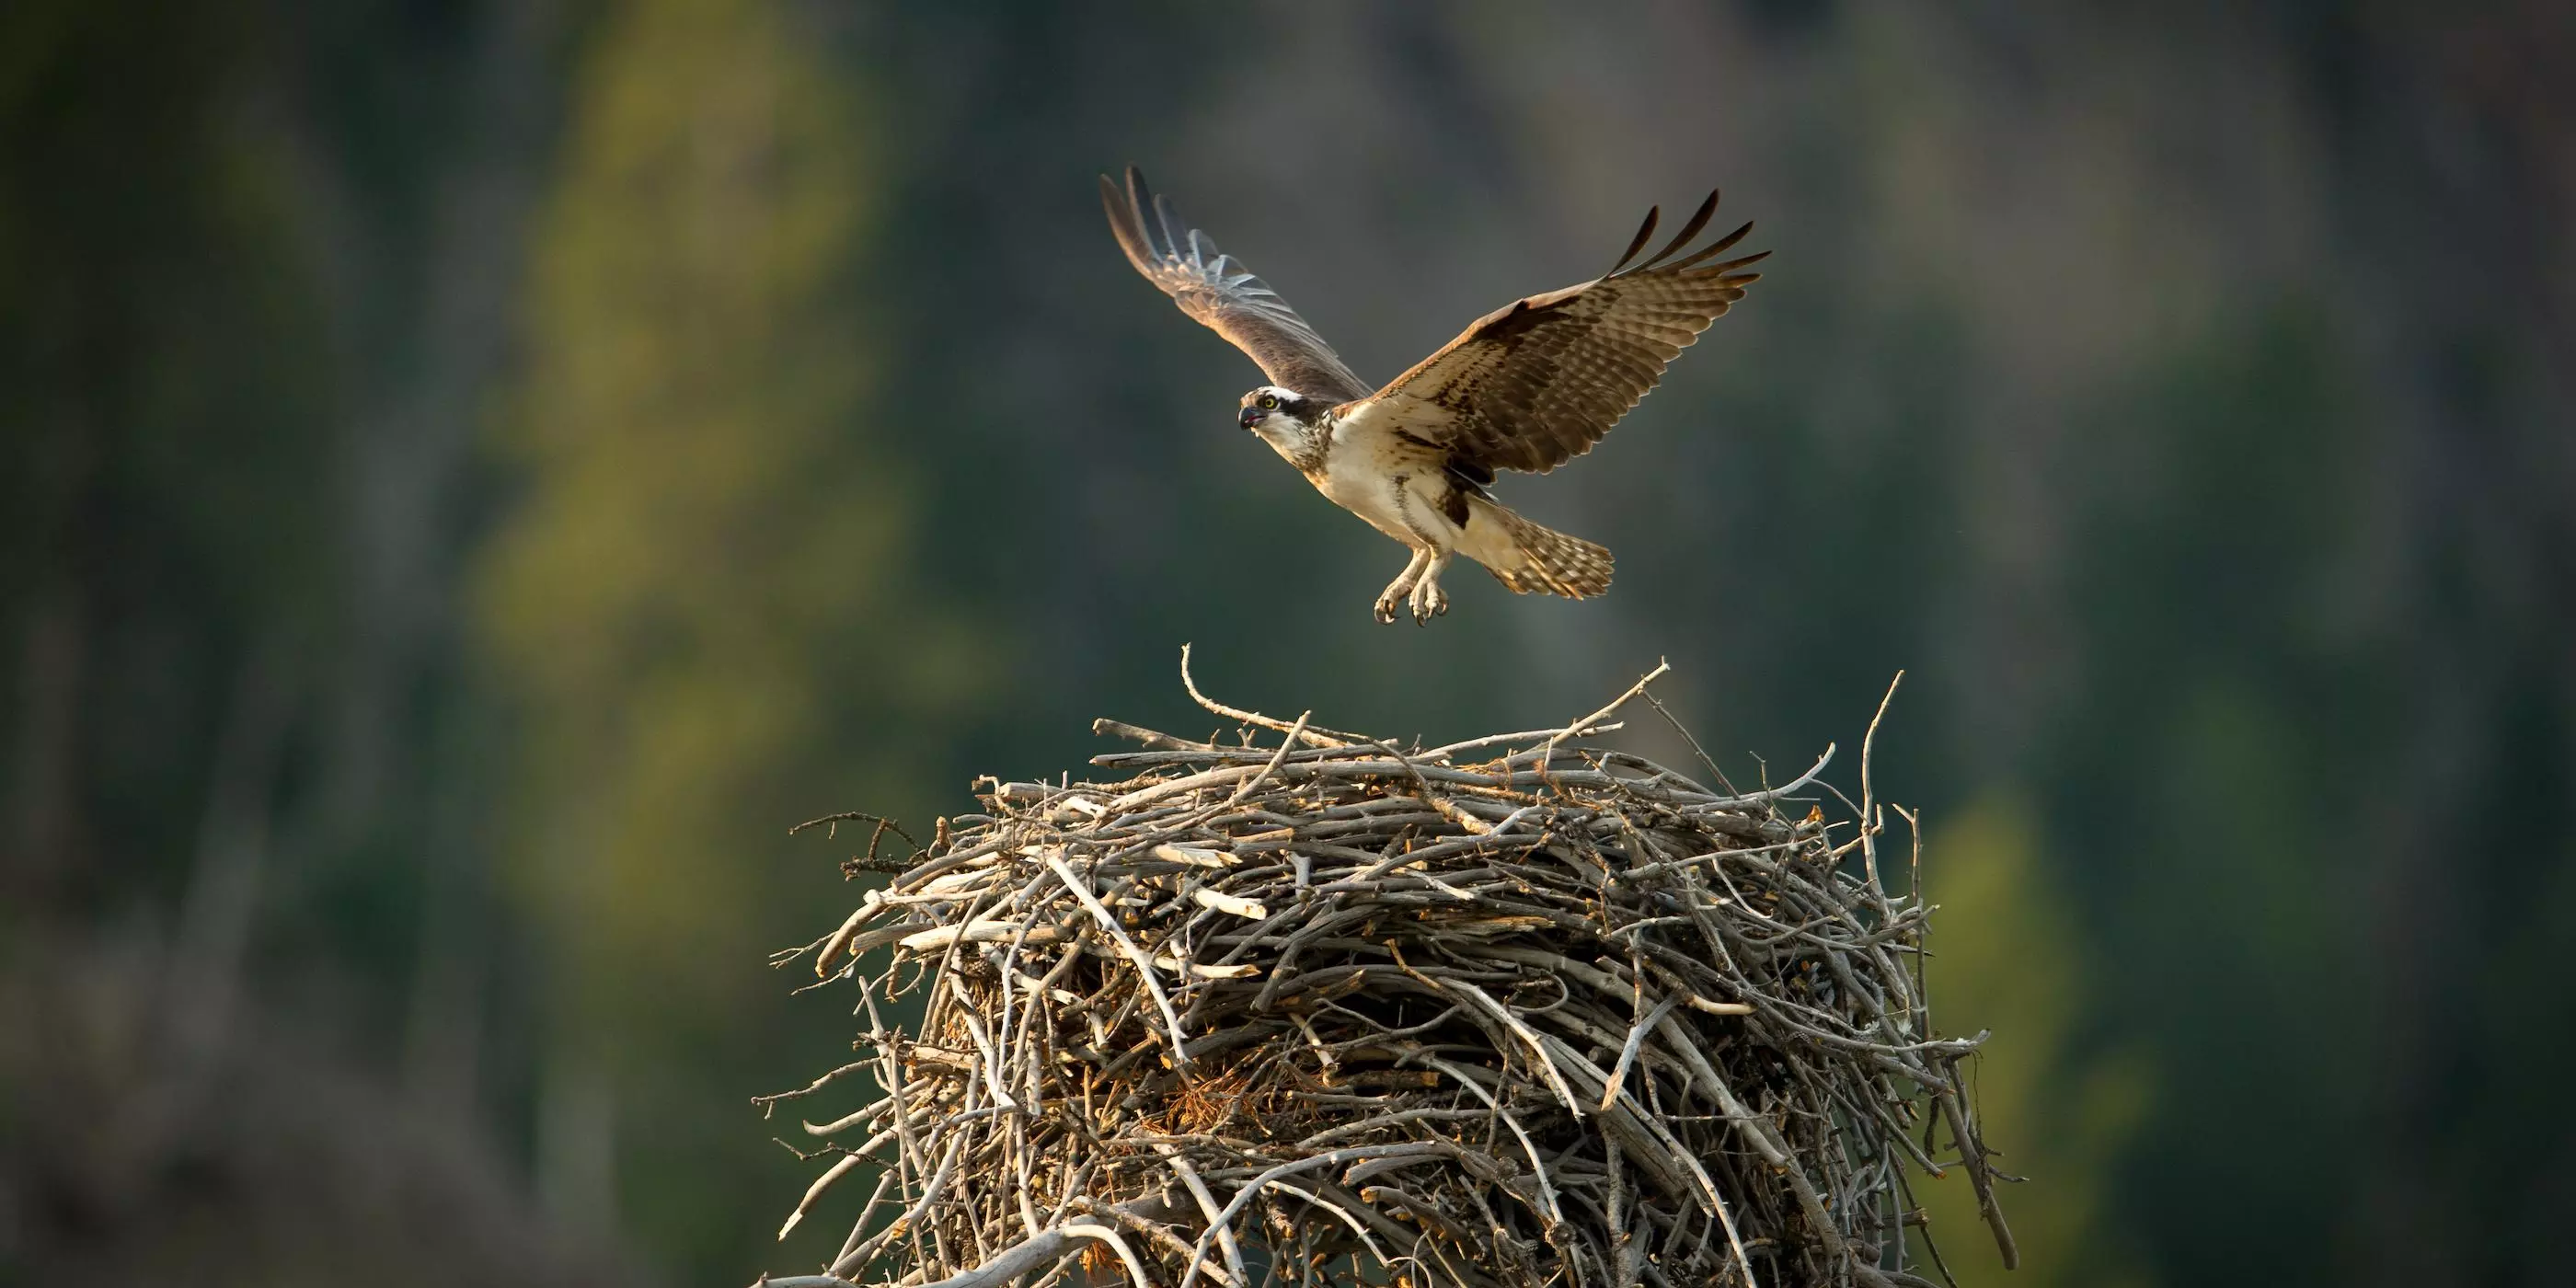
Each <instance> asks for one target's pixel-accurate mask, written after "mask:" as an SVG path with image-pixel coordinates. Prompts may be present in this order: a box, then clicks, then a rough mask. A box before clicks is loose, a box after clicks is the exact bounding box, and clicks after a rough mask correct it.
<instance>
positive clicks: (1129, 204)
mask: <svg viewBox="0 0 2576 1288" xmlns="http://www.w3.org/2000/svg"><path fill="white" fill-rule="evenodd" d="M1100 204H1101V205H1102V206H1103V207H1105V208H1106V209H1107V210H1108V211H1109V230H1110V231H1111V232H1114V233H1116V234H1118V245H1119V248H1120V249H1122V250H1125V251H1126V252H1127V262H1128V263H1131V264H1134V265H1135V266H1136V271H1137V272H1139V273H1142V274H1144V275H1145V280H1146V281H1149V282H1152V283H1153V284H1154V285H1155V286H1156V287H1157V288H1159V289H1160V290H1161V291H1162V292H1163V294H1165V295H1168V296H1171V297H1172V300H1173V302H1174V303H1176V304H1179V305H1180V306H1181V312H1183V313H1187V314H1189V315H1190V316H1191V317H1194V318H1197V319H1198V320H1199V321H1201V322H1204V323H1206V324H1207V325H1208V327H1209V328H1210V329H1212V330H1214V331H1215V332H1216V333H1217V334H1218V335H1221V336H1224V337H1225V338H1226V339H1227V340H1229V341H1232V342H1233V344H1234V347H1235V348H1238V349H1241V350H1243V352H1244V353H1245V355H1246V356H1248V357H1250V358H1251V359H1252V360H1253V361H1254V362H1256V363H1259V364H1260V365H1261V370H1262V371H1263V373H1265V374H1267V375H1268V376H1269V377H1270V383H1272V384H1275V385H1278V386H1280V387H1282V388H1285V389H1294V390H1296V391H1297V392H1298V393H1301V394H1304V395H1306V396H1308V397H1310V398H1325V399H1329V400H1330V401H1333V402H1337V403H1340V402H1350V401H1352V400H1354V399H1358V398H1365V397H1367V396H1368V395H1369V392H1370V391H1369V386H1368V383H1367V382H1366V381H1363V380H1361V379H1360V378H1359V377H1358V376H1355V375H1353V374H1351V369H1350V367H1348V366H1347V365H1345V364H1344V363H1343V362H1342V359H1341V355H1339V354H1336V353H1334V352H1333V346H1331V345H1329V344H1326V343H1324V338H1323V337H1322V336H1319V335H1317V334H1315V328H1313V327H1310V326H1308V325H1306V319H1304V318H1301V317H1299V316H1297V310H1295V309H1292V308H1290V307H1288V301H1286V300H1283V299H1281V298H1279V293H1278V292H1277V291H1274V290H1271V289H1270V287H1269V285H1268V284H1267V283H1265V282H1263V281H1262V280H1261V279H1260V278H1258V277H1254V276H1253V275H1252V274H1251V273H1250V272H1248V271H1246V270H1245V269H1244V267H1243V262H1242V261H1240V260H1237V259H1234V258H1233V257H1231V256H1228V255H1226V254H1225V253H1223V252H1221V251H1219V250H1218V249H1217V248H1216V243H1215V242H1212V241H1209V240H1208V237H1207V234H1205V233H1202V232H1200V231H1199V230H1198V229H1195V228H1192V227H1190V226H1189V225H1188V224H1187V223H1184V222H1183V221H1182V219H1181V215H1180V212H1179V211H1177V210H1174V209H1172V203H1171V201H1170V200H1169V199H1167V198H1164V197H1159V196H1156V195H1154V193H1153V192H1152V190H1150V189H1148V188H1147V187H1146V186H1145V176H1144V175H1143V174H1141V173H1139V172H1138V171H1137V169H1136V167H1134V166H1129V167H1127V188H1126V190H1125V191H1124V192H1121V191H1120V190H1119V188H1118V185H1117V184H1115V183H1113V182H1111V181H1110V178H1109V176H1108V175H1105V174H1104V175H1102V176H1100Z"/></svg>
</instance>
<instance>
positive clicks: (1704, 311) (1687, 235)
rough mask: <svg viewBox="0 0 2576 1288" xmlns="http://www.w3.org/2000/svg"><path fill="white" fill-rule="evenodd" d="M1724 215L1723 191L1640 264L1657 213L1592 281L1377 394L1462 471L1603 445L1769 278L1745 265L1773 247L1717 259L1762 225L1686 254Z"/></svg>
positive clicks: (1536, 465) (1525, 466) (1529, 303)
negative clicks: (1720, 210)
mask: <svg viewBox="0 0 2576 1288" xmlns="http://www.w3.org/2000/svg"><path fill="white" fill-rule="evenodd" d="M1716 212H1717V194H1716V193H1714V192H1712V193H1710V194H1709V195H1708V200H1707V201H1706V202H1704V203H1702V204H1701V206H1700V208H1699V212H1698V213H1697V214H1695V215H1693V216H1692V217H1691V219H1690V222H1689V224H1688V225H1686V226H1685V227H1684V228H1683V229H1682V231H1681V233H1680V234H1679V235H1678V236H1676V237H1674V238H1673V239H1672V241H1671V242H1669V243H1667V244H1666V245H1665V246H1664V248H1663V249H1662V250H1660V251H1657V252H1656V253H1655V254H1654V255H1653V256H1652V257H1651V258H1649V259H1647V260H1645V261H1644V262H1643V263H1640V264H1637V265H1636V266H1635V267H1628V262H1629V261H1630V260H1633V259H1635V258H1636V257H1637V251H1638V249H1639V248H1641V247H1643V246H1644V245H1645V244H1646V239H1647V238H1649V237H1651V236H1653V235H1654V231H1655V218H1656V212H1654V211H1648V212H1647V214H1646V222H1645V225H1644V226H1643V227H1641V228H1639V229H1638V230H1637V236H1636V239H1635V240H1634V241H1632V242H1631V243H1629V246H1628V253H1627V254H1626V255H1624V256H1621V257H1620V260H1619V263H1618V264H1616V265H1613V266H1612V268H1611V270H1610V272H1608V273H1607V274H1604V275H1603V276H1602V277H1600V278H1598V279H1596V280H1593V281H1590V282H1586V283H1584V284H1583V285H1581V286H1569V287H1567V288H1565V289H1564V290H1561V291H1551V292H1549V293H1548V294H1545V295H1533V296H1531V297H1529V298H1528V299H1525V300H1521V301H1519V302H1517V303H1515V304H1513V305H1511V306H1510V307H1508V308H1504V309H1500V310H1498V311H1496V312H1494V313H1490V314H1488V315H1486V316H1485V317H1483V318H1481V319H1479V320H1478V321H1477V322H1476V324H1475V325H1474V326H1471V327H1469V328H1467V331H1466V333H1465V334H1463V335H1461V336H1459V337H1458V338H1457V339H1455V340H1452V341H1450V342H1449V344H1448V346H1447V347H1445V348H1443V349H1441V350H1440V352H1438V353H1435V354H1433V355H1431V356H1430V357H1428V358H1425V359H1423V360H1422V362H1421V363H1420V364H1419V365H1417V366H1415V367H1414V368H1413V370H1411V371H1408V372H1406V373H1404V374H1403V375H1401V376H1398V377H1397V378H1396V379H1395V382H1394V383H1393V384H1390V385H1388V386H1387V387H1386V388H1385V389H1383V390H1381V391H1379V392H1378V394H1377V396H1376V398H1375V399H1373V400H1372V401H1378V402H1388V403H1390V404H1391V405H1392V406H1393V407H1394V408H1396V409H1400V410H1403V411H1404V412H1405V413H1406V414H1405V416H1404V421H1405V423H1406V425H1407V426H1408V428H1409V429H1410V430H1411V432H1413V433H1415V434H1417V435H1419V436H1421V437H1423V438H1426V439H1429V440H1431V441H1433V442H1434V443H1435V444H1436V445H1438V446H1440V447H1442V448H1444V449H1446V450H1447V452H1448V453H1449V457H1450V461H1451V468H1453V469H1457V470H1460V471H1461V472H1462V473H1465V474H1467V475H1469V476H1470V477H1473V476H1474V475H1475V474H1476V473H1478V472H1480V471H1481V472H1482V473H1483V474H1484V476H1485V477H1486V478H1487V479H1490V478H1491V477H1492V471H1494V470H1498V469H1501V470H1522V471H1526V472H1529V473H1533V474H1544V473H1546V472H1547V471H1549V470H1552V469H1555V468H1556V467H1557V466H1559V465H1563V464H1564V463H1565V462H1567V461H1568V460H1571V459H1573V458H1574V457H1577V456H1580V455H1582V454H1583V453H1585V452H1588V451H1590V450H1592V445H1593V444H1594V443H1597V442H1599V441H1601V436H1602V435H1603V434H1606V433H1609V432H1610V427H1611V426H1612V425H1615V424H1618V423H1619V419H1620V417H1622V416H1625V415H1627V414H1628V409H1629V408H1631V407H1634V406H1636V405H1637V402H1638V400H1639V399H1642V398H1644V397H1645V396H1646V392H1647V391H1648V390H1650V389H1653V388H1654V387H1655V382H1656V381H1658V380H1661V379H1662V378H1663V374H1664V366H1665V364H1667V363H1669V362H1671V361H1672V360H1673V359H1674V358H1675V357H1676V356H1678V355H1679V354H1680V353H1681V351H1682V350H1683V349H1686V348H1688V347H1690V345H1691V344H1692V342H1694V341H1696V340H1698V339H1699V334H1700V332H1702V331H1705V330H1707V329H1708V325H1709V323H1711V322H1713V321H1716V320H1717V318H1718V317H1719V316H1720V315H1721V314H1723V313H1725V312H1726V310H1727V307H1728V306H1729V305H1732V304H1733V303H1735V302H1736V301H1737V300H1740V299H1742V298H1744V288H1745V287H1746V286H1747V285H1749V284H1751V283H1752V282H1754V281H1755V280H1756V279H1758V278H1760V277H1761V274H1759V273H1745V272H1738V271H1737V270H1739V269H1741V268H1743V267H1744V266H1745V265H1747V264H1750V263H1753V262H1754V261H1756V260H1759V259H1761V258H1763V256H1764V255H1768V254H1769V253H1770V252H1768V251H1764V252H1762V254H1759V255H1747V256H1744V257H1743V258H1741V259H1730V260H1725V261H1722V262H1719V263H1714V264H1711V263H1708V262H1707V261H1709V260H1711V259H1714V258H1715V257H1716V256H1718V255H1720V254H1723V253H1725V252H1726V251H1727V250H1728V249H1729V248H1730V247H1732V246H1734V245H1735V243H1736V242H1738V241H1740V240H1742V239H1743V237H1744V235H1745V234H1746V233H1748V232H1751V231H1752V230H1753V225H1751V224H1749V223H1748V224H1746V225H1744V226H1743V227H1741V228H1738V229H1736V230H1735V231H1734V232H1731V233H1728V234H1727V235H1726V236H1724V237H1721V238H1719V239H1718V240H1717V241H1715V242H1713V243H1711V244H1709V245H1708V246H1705V247H1703V248H1701V249H1699V250H1696V251H1693V252H1691V253H1690V254H1688V255H1686V256H1683V257H1682V258H1680V259H1674V258H1673V255H1674V252H1676V251H1679V250H1681V249H1682V248H1683V247H1684V246H1686V245H1688V244H1689V242H1690V240H1691V239H1692V238H1694V237H1696V236H1698V235H1699V233H1700V230H1701V229H1703V228H1705V227H1707V225H1708V220H1709V216H1711V215H1713V214H1715V213H1716Z"/></svg>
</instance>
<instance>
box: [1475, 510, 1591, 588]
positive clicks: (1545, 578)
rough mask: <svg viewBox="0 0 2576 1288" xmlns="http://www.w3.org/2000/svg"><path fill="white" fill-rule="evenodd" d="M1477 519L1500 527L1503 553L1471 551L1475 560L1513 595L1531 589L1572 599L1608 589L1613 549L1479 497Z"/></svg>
mask: <svg viewBox="0 0 2576 1288" xmlns="http://www.w3.org/2000/svg"><path fill="white" fill-rule="evenodd" d="M1478 500H1479V502H1481V504H1479V505H1478V506H1477V507H1476V509H1477V517H1478V518H1481V519H1491V520H1493V521H1494V522H1495V523H1497V524H1499V525H1500V528H1501V532H1500V535H1501V536H1502V538H1503V542H1502V544H1505V545H1507V546H1508V553H1507V554H1506V553H1505V552H1504V551H1489V553H1493V554H1495V555H1498V556H1501V557H1499V558H1491V559H1489V558H1486V557H1484V555H1483V554H1480V553H1476V552H1473V551H1471V552H1470V553H1471V554H1473V555H1474V557H1475V558H1476V561H1477V562H1478V563H1481V564H1483V565H1485V569H1486V571H1488V572H1491V573H1492V574H1494V580H1496V581H1499V582H1501V583H1503V584H1504V585H1505V586H1508V587H1510V588H1511V591H1512V593H1513V594H1515V595H1527V594H1532V593H1540V594H1549V595H1563V596H1565V597H1566V598H1568V599H1590V598H1592V597H1593V596H1594V595H1598V594H1600V593H1602V592H1603V591H1606V590H1608V589H1610V571H1611V558H1610V552H1609V551H1608V550H1606V549H1604V548H1602V547H1600V546H1597V545H1594V544H1593V543H1591V542H1589V541H1586V540H1584V539H1583V538H1581V537H1569V536H1567V535H1565V534H1564V533H1562V532H1559V531H1557V530H1555V529H1554V528H1543V527H1540V526H1539V525H1537V524H1535V523H1532V522H1530V521H1529V520H1527V519H1524V518H1522V517H1521V516H1519V515H1518V514H1515V513H1513V512H1512V511H1510V510H1508V509H1506V508H1504V507H1502V506H1500V505H1496V504H1494V503H1492V502H1489V501H1484V500H1483V498H1481V497H1480V498H1478Z"/></svg>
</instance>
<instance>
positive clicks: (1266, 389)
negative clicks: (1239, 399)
mask: <svg viewBox="0 0 2576 1288" xmlns="http://www.w3.org/2000/svg"><path fill="white" fill-rule="evenodd" d="M1330 406H1331V404H1329V403H1327V402H1325V401H1324V400H1323V399H1321V398H1308V397H1305V396H1304V395H1302V394H1299V393H1298V392H1297V391H1295V390H1293V389H1282V388H1280V387H1279V386H1277V385H1263V386H1262V387H1260V388H1259V389H1255V390H1253V391H1252V392H1251V393H1248V394H1245V395H1244V396H1243V411H1242V414H1241V415H1240V416H1238V417H1237V423H1239V424H1241V425H1242V426H1243V427H1244V428H1245V429H1248V430H1251V431H1252V432H1253V433H1256V434H1259V435H1261V437H1262V438H1263V439H1264V440H1265V441H1267V442H1268V443H1269V444H1270V445H1271V446H1272V447H1275V448H1278V449H1279V450H1280V451H1281V452H1282V453H1288V452H1289V451H1290V450H1291V448H1294V447H1303V446H1304V445H1305V444H1306V443H1307V442H1308V440H1309V439H1311V438H1312V437H1313V435H1314V432H1315V427H1316V425H1317V424H1318V423H1319V422H1321V421H1322V420H1323V419H1324V412H1325V411H1326V410H1327V409H1328V408H1329V407H1330Z"/></svg>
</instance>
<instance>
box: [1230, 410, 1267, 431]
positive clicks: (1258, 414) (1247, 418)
mask: <svg viewBox="0 0 2576 1288" xmlns="http://www.w3.org/2000/svg"><path fill="white" fill-rule="evenodd" d="M1269 414H1270V413H1268V412H1265V411H1263V410H1261V409H1260V408H1258V407H1252V406H1247V407H1245V408H1244V409H1243V415H1241V416H1239V417H1237V418H1236V420H1237V422H1238V423H1239V424H1241V425H1242V426H1243V427H1244V428H1245V429H1250V428H1252V427H1253V426H1254V425H1256V424H1258V423H1260V421H1261V418H1262V417H1264V416H1267V415H1269Z"/></svg>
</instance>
